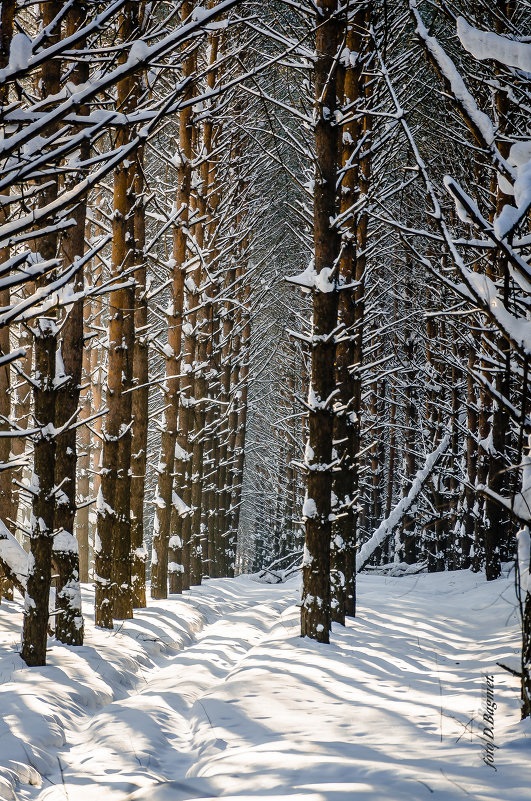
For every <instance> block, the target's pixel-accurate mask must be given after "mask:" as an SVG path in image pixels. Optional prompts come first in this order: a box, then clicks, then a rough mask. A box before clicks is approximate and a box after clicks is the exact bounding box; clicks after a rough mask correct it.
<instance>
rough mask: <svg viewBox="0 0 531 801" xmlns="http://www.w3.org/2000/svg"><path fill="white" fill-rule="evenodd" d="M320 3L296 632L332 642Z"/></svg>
mask: <svg viewBox="0 0 531 801" xmlns="http://www.w3.org/2000/svg"><path fill="white" fill-rule="evenodd" d="M317 8H318V27H317V29H316V38H315V44H316V60H315V107H314V113H315V118H316V123H315V133H314V137H315V158H316V170H315V188H314V247H315V267H314V269H315V274H316V277H317V279H318V281H317V282H316V283H318V286H315V287H314V289H313V329H312V345H311V375H310V393H309V403H308V406H309V415H308V421H309V438H308V440H309V447H308V452H307V457H308V458H307V464H308V478H307V499H306V501H305V509H304V512H305V528H306V541H305V558H304V562H303V568H302V577H303V595H302V606H301V634H302V636H308V637H311V638H312V639H315V640H318V641H319V642H329V630H330V536H331V522H330V514H331V511H332V509H331V490H332V468H331V462H332V437H333V412H332V404H333V401H334V399H333V391H334V388H335V375H334V358H335V343H334V333H333V332H334V330H335V327H336V323H337V305H338V298H337V289H336V277H335V275H334V273H333V271H334V270H335V269H336V268H337V259H338V256H339V237H338V232H337V229H336V228H335V227H333V225H332V226H331V222H330V221H331V220H334V219H335V216H336V192H335V186H336V180H337V166H338V142H337V129H336V127H335V124H334V122H335V119H334V113H335V110H336V106H337V103H336V77H335V72H336V68H335V64H334V60H335V57H336V55H337V50H338V47H339V44H340V31H339V27H340V26H339V22H338V19H337V2H336V0H321V2H319V3H318V5H317ZM323 290H324V291H323ZM327 290H328V291H327Z"/></svg>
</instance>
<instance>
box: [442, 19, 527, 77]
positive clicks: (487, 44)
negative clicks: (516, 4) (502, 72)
mask: <svg viewBox="0 0 531 801" xmlns="http://www.w3.org/2000/svg"><path fill="white" fill-rule="evenodd" d="M457 35H458V36H459V39H460V41H461V44H462V45H463V47H464V48H465V50H468V52H469V53H470V54H471V55H473V56H474V58H477V59H479V61H484V60H485V59H486V58H492V59H494V61H499V62H500V64H505V65H506V66H507V67H515V68H516V69H518V70H522V71H523V72H531V44H529V43H528V42H518V41H515V40H514V39H508V38H507V37H506V36H500V35H499V34H497V33H493V32H492V31H481V30H479V28H474V27H473V26H472V25H469V24H468V22H467V21H466V19H464V17H458V18H457Z"/></svg>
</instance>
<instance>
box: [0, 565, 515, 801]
mask: <svg viewBox="0 0 531 801" xmlns="http://www.w3.org/2000/svg"><path fill="white" fill-rule="evenodd" d="M513 585H514V575H513V574H511V575H505V576H504V578H501V579H499V580H498V581H494V582H489V583H487V582H486V581H485V579H484V577H483V576H481V575H476V574H472V573H471V572H469V571H461V572H451V573H438V574H430V575H426V574H424V575H417V576H406V577H403V578H390V577H387V576H376V575H361V576H360V577H359V583H358V586H359V611H358V617H357V618H356V620H349V621H348V622H347V626H346V628H342V627H341V626H336V625H334V629H333V633H332V644H331V645H323V644H320V643H316V642H314V641H312V640H309V639H307V638H305V639H301V638H300V636H299V611H300V610H299V609H298V608H297V606H296V605H295V604H296V598H297V595H298V587H297V582H296V581H291V582H288V583H287V584H277V585H270V584H261V583H258V582H257V581H256V580H253V577H249V576H245V577H239V578H237V579H215V580H209V581H206V582H205V583H204V586H202V587H194V588H192V590H191V591H190V592H188V593H185V594H184V596H171V597H170V598H169V599H168V600H167V601H157V602H151V603H150V604H149V607H148V608H147V609H146V610H142V611H140V610H139V611H137V612H135V615H136V617H135V620H133V621H126V622H123V623H119V624H116V625H115V628H114V630H113V631H110V632H107V631H103V630H100V629H95V628H94V625H93V621H92V620H91V619H90V614H89V616H88V618H87V625H86V634H87V636H86V644H85V645H84V646H83V647H81V648H72V647H66V646H63V645H60V644H57V643H55V641H50V649H49V652H48V665H47V666H46V667H44V668H26V667H25V665H24V663H23V662H22V660H21V658H20V656H19V654H18V652H17V643H18V639H19V631H20V622H21V604H20V603H19V602H18V601H15V602H9V601H7V602H6V601H4V600H2V604H1V606H0V677H1V684H0V692H1V693H2V697H1V700H0V703H1V704H2V718H1V719H0V766H3V767H2V768H1V769H0V776H1V777H2V779H0V798H13V797H15V796H14V795H13V793H14V792H16V798H18V799H19V801H37V799H38V801H65V799H70V801H94V799H98V798H105V799H106V801H125V799H129V801H133V799H135V800H136V801H184V799H192V798H203V799H213V798H218V797H222V798H225V799H234V801H236V799H238V801H244V799H262V801H268V800H269V801H273V799H277V800H278V799H282V798H293V799H298V801H301V800H303V801H384V800H385V801H389V800H390V799H392V800H393V801H423V800H424V799H428V798H431V799H433V801H437V800H438V799H439V801H454V799H455V801H457V799H464V798H474V799H477V800H478V801H479V800H480V801H524V799H525V800H526V801H527V799H528V798H529V787H530V786H531V761H530V760H529V746H530V744H531V728H530V726H529V723H522V722H520V720H519V692H518V680H517V679H516V678H515V677H513V676H511V675H510V674H509V673H507V672H505V671H503V670H502V669H501V668H499V667H497V666H496V662H497V661H501V662H504V661H505V662H509V661H510V660H512V662H513V664H514V660H515V658H516V657H517V656H518V646H519V638H518V619H517V616H516V612H515V597H514V589H513ZM17 597H18V596H17ZM91 598H92V591H91V590H90V589H89V588H88V587H85V588H84V598H83V605H84V608H85V609H87V610H90V604H91ZM487 676H493V679H492V692H493V698H491V699H490V704H491V705H490V707H489V708H490V709H492V701H493V702H494V703H495V704H496V705H497V706H496V709H495V711H494V729H493V732H494V744H495V746H496V748H495V751H494V766H495V768H496V770H494V769H493V767H491V766H489V765H488V764H486V763H485V762H484V761H483V758H484V756H485V753H486V751H485V748H486V740H485V736H484V734H483V727H484V722H483V714H484V713H485V709H486V703H487Z"/></svg>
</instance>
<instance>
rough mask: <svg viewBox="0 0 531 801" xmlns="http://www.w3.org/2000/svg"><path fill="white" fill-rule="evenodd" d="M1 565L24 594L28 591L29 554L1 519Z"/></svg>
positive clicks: (7, 575)
mask: <svg viewBox="0 0 531 801" xmlns="http://www.w3.org/2000/svg"><path fill="white" fill-rule="evenodd" d="M0 567H1V568H2V570H3V572H4V575H5V576H6V578H8V579H9V580H10V581H12V582H13V584H14V585H15V587H16V588H17V590H19V591H20V592H21V593H22V595H24V594H25V592H26V581H27V578H28V554H27V553H26V551H25V550H24V548H22V546H21V545H19V543H18V542H17V540H16V539H15V537H14V536H13V535H12V534H11V532H10V531H8V529H7V528H6V526H5V524H4V523H3V522H2V520H0Z"/></svg>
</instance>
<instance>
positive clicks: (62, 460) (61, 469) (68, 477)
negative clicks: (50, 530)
mask: <svg viewBox="0 0 531 801" xmlns="http://www.w3.org/2000/svg"><path fill="white" fill-rule="evenodd" d="M86 15H87V7H86V4H85V3H83V2H81V3H76V5H75V7H73V8H72V9H71V11H70V13H69V15H68V18H67V35H68V36H70V35H71V34H73V33H75V32H76V31H77V30H78V29H79V28H80V27H82V25H83V24H84V23H85V20H86ZM83 44H84V43H83V41H81V42H80V43H79V45H78V48H79V49H80V48H82V47H83ZM88 74H89V68H88V63H87V62H85V61H83V60H81V61H80V62H79V63H78V64H76V66H75V67H74V69H73V71H72V78H71V80H72V82H73V83H75V84H77V83H85V81H86V80H87V79H88ZM86 113H88V110H87V108H86V107H81V108H80V114H81V115H83V114H86ZM89 155H90V144H89V142H88V141H87V142H83V143H82V144H81V146H80V152H79V156H80V160H81V161H85V160H86V159H88V157H89ZM77 180H78V176H77V175H76V176H75V178H72V181H73V182H76V181H77ZM69 188H70V186H69V184H68V183H66V185H65V190H66V191H68V189H69ZM86 210H87V201H86V198H83V199H81V200H80V201H79V202H78V204H77V205H76V207H75V208H74V209H73V210H72V217H73V218H74V219H75V221H76V225H75V226H74V227H73V228H70V229H68V230H67V231H66V232H65V233H64V235H63V237H62V241H61V247H60V254H61V256H62V259H63V267H64V266H67V265H70V264H73V263H74V261H75V259H76V258H78V257H80V256H82V255H83V253H84V251H85V222H86ZM82 289H83V271H82V270H80V271H79V272H78V273H77V274H76V277H75V281H74V291H75V292H79V291H80V290H82ZM59 347H60V354H61V357H62V364H63V366H64V374H65V380H64V383H63V384H62V385H61V386H60V387H59V389H58V391H57V399H56V424H55V425H56V428H60V427H62V426H67V429H66V430H65V431H64V433H62V434H61V435H60V436H59V437H58V440H57V445H56V456H55V459H56V464H55V484H56V486H57V487H60V491H59V492H57V493H56V495H55V503H56V508H55V529H56V532H57V536H56V538H55V540H54V562H55V565H56V569H57V573H58V580H57V588H56V590H57V591H56V608H57V609H58V610H59V615H58V616H57V618H56V627H55V635H56V637H57V639H58V640H60V641H61V642H64V643H68V644H69V645H82V644H83V624H82V621H83V618H82V615H81V593H80V589H79V556H78V546H77V540H76V539H75V537H74V519H75V515H76V468H77V429H76V428H72V427H71V425H67V424H69V423H73V422H74V421H75V418H76V414H77V411H78V407H79V396H80V388H81V376H82V366H83V300H78V301H76V303H74V304H73V306H72V308H71V309H70V311H69V312H68V314H67V317H66V319H65V321H64V323H63V325H62V336H61V340H60V345H59ZM58 378H59V376H58Z"/></svg>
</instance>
